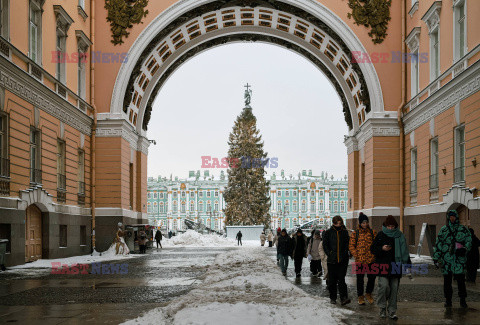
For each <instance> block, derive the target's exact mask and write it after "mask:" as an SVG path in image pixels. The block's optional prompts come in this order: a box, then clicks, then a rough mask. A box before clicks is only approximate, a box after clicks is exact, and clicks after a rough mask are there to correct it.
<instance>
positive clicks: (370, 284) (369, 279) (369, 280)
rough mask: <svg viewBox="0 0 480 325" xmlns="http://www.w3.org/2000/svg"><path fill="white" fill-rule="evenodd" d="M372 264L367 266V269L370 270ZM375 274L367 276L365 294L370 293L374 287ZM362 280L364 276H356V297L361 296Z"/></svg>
mask: <svg viewBox="0 0 480 325" xmlns="http://www.w3.org/2000/svg"><path fill="white" fill-rule="evenodd" d="M371 266H372V264H369V265H368V269H369V270H370V269H371ZM375 277H376V275H375V274H367V290H366V292H367V293H372V292H373V288H374V287H375ZM364 278H365V274H363V273H362V274H357V295H358V296H359V297H360V296H363V288H364V281H363V280H364Z"/></svg>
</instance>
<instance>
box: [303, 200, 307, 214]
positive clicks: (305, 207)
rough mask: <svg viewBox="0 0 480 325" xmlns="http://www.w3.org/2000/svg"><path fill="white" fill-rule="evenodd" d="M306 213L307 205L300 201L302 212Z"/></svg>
mask: <svg viewBox="0 0 480 325" xmlns="http://www.w3.org/2000/svg"><path fill="white" fill-rule="evenodd" d="M305 211H307V204H306V202H305V200H303V201H302V212H305Z"/></svg>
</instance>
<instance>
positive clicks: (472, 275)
mask: <svg viewBox="0 0 480 325" xmlns="http://www.w3.org/2000/svg"><path fill="white" fill-rule="evenodd" d="M469 230H470V233H471V234H472V248H471V249H470V251H469V252H468V254H467V281H468V282H473V283H475V281H476V280H477V269H478V268H479V267H480V263H479V260H480V259H479V254H478V247H479V246H480V240H479V239H478V237H477V236H475V232H474V231H473V229H472V228H469Z"/></svg>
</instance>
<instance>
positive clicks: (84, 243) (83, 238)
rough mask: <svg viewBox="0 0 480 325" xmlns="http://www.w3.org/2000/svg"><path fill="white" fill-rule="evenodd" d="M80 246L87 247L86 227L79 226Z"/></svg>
mask: <svg viewBox="0 0 480 325" xmlns="http://www.w3.org/2000/svg"><path fill="white" fill-rule="evenodd" d="M80 246H87V226H80Z"/></svg>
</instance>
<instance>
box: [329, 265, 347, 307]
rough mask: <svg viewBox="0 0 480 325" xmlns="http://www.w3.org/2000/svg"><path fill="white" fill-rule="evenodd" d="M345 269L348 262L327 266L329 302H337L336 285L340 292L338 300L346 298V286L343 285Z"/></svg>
mask: <svg viewBox="0 0 480 325" xmlns="http://www.w3.org/2000/svg"><path fill="white" fill-rule="evenodd" d="M347 268H348V262H347V263H335V264H328V291H329V292H330V299H331V300H337V285H338V291H340V299H341V300H344V299H347V298H348V292H347V284H346V283H345V276H346V275H347Z"/></svg>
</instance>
